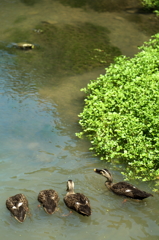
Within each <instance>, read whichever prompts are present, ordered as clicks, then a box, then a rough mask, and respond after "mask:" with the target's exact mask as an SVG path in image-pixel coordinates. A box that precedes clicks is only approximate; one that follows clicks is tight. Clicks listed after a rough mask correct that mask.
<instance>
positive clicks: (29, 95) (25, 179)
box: [0, 0, 159, 240]
mask: <svg viewBox="0 0 159 240" xmlns="http://www.w3.org/2000/svg"><path fill="white" fill-rule="evenodd" d="M33 3H34V4H33V5H32V3H31V1H30V2H29V4H26V1H18V0H15V1H0V20H1V25H0V34H1V44H2V45H3V46H6V47H5V48H4V49H1V50H0V63H1V64H0V116H1V117H0V129H1V134H0V146H1V149H0V166H1V168H0V191H1V198H0V232H1V239H7V240H11V239H12V240H15V239H16V240H18V239H24V240H25V239H27V240H28V239H30V240H36V239H37V240H50V239H57V240H63V239H69V240H70V239H77V240H79V239H92V240H97V239H99V240H101V239H122V240H128V239H130V240H137V239H139V240H158V239H159V230H158V229H159V210H158V200H159V196H158V194H157V193H156V194H154V197H153V198H148V199H146V200H144V201H142V202H140V203H139V202H135V201H133V200H129V201H127V202H126V203H124V204H122V201H123V198H122V197H119V196H116V195H114V194H113V193H112V192H109V191H108V190H107V189H106V187H105V186H104V178H102V177H101V176H99V175H97V174H95V173H94V171H93V169H94V168H105V167H106V168H109V169H110V171H111V172H112V174H113V177H114V181H122V180H123V177H122V176H121V174H120V171H119V170H118V169H119V168H121V169H122V168H123V167H124V166H122V165H121V166H114V165H112V164H107V163H105V162H102V161H100V160H99V159H98V157H94V156H93V154H92V153H91V152H90V151H89V147H90V143H89V142H88V141H86V140H80V139H78V138H76V136H75V132H78V131H80V126H79V125H78V116H77V115H78V114H79V113H80V112H81V111H82V106H83V98H84V95H83V93H82V92H80V88H82V87H84V86H85V85H86V84H87V83H88V82H89V80H90V79H95V78H96V77H97V76H99V74H101V73H104V71H105V70H104V68H101V69H94V70H91V71H90V72H86V73H83V74H80V75H73V76H61V75H60V74H59V77H58V75H57V74H56V77H55V76H54V72H51V69H50V68H49V72H48V74H47V71H46V64H44V65H45V69H43V68H42V66H43V64H42V63H43V62H42V61H43V59H40V60H38V53H37V52H36V50H35V51H34V50H33V51H28V52H25V51H22V52H20V53H19V52H18V51H19V50H17V49H14V50H13V51H12V52H11V51H10V50H11V48H10V45H9V43H11V42H13V39H12V31H13V29H14V28H15V27H16V28H17V26H18V29H22V30H23V31H29V30H30V29H32V28H34V26H36V25H37V24H39V22H41V21H50V22H56V23H57V24H58V23H62V24H64V23H67V24H70V23H71V24H76V21H79V22H82V23H84V22H91V23H92V24H94V23H97V24H98V25H101V26H102V27H107V28H108V29H109V30H110V33H109V37H110V41H111V43H112V44H114V46H116V47H119V48H120V50H121V51H122V53H124V54H127V56H133V54H134V53H136V51H137V47H136V46H137V45H140V44H142V41H146V40H147V39H148V37H149V36H146V35H144V34H143V33H141V32H139V31H138V30H137V28H135V25H133V24H131V23H128V22H127V21H126V20H124V18H123V17H122V16H121V15H120V14H119V15H118V14H116V13H114V12H112V13H108V12H105V13H97V12H94V11H93V10H89V9H88V10H87V11H86V10H82V9H80V8H71V7H69V6H64V5H62V4H60V3H58V2H57V1H51V0H46V1H42V0H41V1H33ZM18 19H19V21H18ZM111 29H112V31H111ZM119 36H120V38H119ZM21 41H25V39H24V38H23V39H21ZM34 44H36V43H34ZM8 46H9V47H8ZM40 50H41V49H40ZM44 51H45V49H44ZM50 51H51V49H50ZM26 56H30V57H29V60H28V61H26V59H28V58H27V57H26ZM35 59H36V60H37V61H39V66H40V67H39V68H38V64H37V62H36V64H35V65H34V61H35ZM32 60H34V61H32ZM45 61H46V60H45ZM68 179H72V180H73V181H74V182H75V191H76V192H82V193H84V194H85V195H87V196H88V198H89V199H90V202H91V206H92V215H91V216H90V217H89V218H87V217H83V216H81V215H78V214H77V213H73V214H71V215H69V216H67V217H65V216H63V215H64V214H67V213H68V212H69V210H68V209H67V208H66V206H65V205H64V203H63V197H64V195H65V194H66V182H67V180H68ZM132 183H134V184H135V185H136V186H138V187H139V188H141V189H143V190H145V191H148V192H152V188H153V186H154V183H141V182H132ZM49 188H53V189H55V190H56V191H57V192H58V193H59V197H60V203H59V208H60V210H59V211H58V212H56V213H55V214H54V215H52V216H48V215H47V214H46V213H45V212H44V211H43V210H42V209H39V208H38V201H37V195H38V193H39V191H40V190H43V189H49ZM16 193H23V194H25V195H26V196H27V198H28V201H29V207H30V211H31V217H27V219H26V220H25V222H24V223H23V224H20V223H18V222H17V221H16V220H15V219H14V218H13V217H11V215H10V213H9V211H8V210H7V209H6V207H5V201H6V199H7V198H8V197H9V196H12V195H15V194H16Z"/></svg>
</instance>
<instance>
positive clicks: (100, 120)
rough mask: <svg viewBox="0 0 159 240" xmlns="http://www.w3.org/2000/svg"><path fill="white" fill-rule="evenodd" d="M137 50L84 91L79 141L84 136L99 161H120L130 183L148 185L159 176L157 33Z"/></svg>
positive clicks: (123, 58) (158, 35) (107, 70)
mask: <svg viewBox="0 0 159 240" xmlns="http://www.w3.org/2000/svg"><path fill="white" fill-rule="evenodd" d="M139 49H140V50H141V51H140V52H139V53H138V54H137V55H135V57H134V58H132V59H129V58H126V57H125V56H121V57H117V58H116V60H115V63H114V64H111V65H110V67H109V68H107V69H106V74H105V75H100V77H99V78H97V79H96V80H92V81H91V82H90V83H89V84H88V85H87V88H84V89H82V91H84V92H85V93H86V94H87V97H86V99H85V106H84V109H83V112H82V113H81V114H80V115H79V117H80V121H79V123H80V125H81V126H82V129H83V131H82V132H80V133H77V136H78V137H82V135H83V134H84V135H86V136H87V137H88V138H89V139H90V141H91V143H92V147H91V150H94V151H95V152H96V153H97V155H100V156H101V160H107V161H111V160H112V159H117V160H119V159H120V160H121V161H124V162H125V163H126V164H127V168H126V172H125V173H124V174H126V175H127V178H128V179H130V178H136V179H142V180H145V181H146V180H150V179H154V178H155V177H156V176H158V175H159V34H156V35H155V36H153V38H152V39H151V40H150V41H149V42H147V43H145V44H144V45H143V46H142V47H140V48H139Z"/></svg>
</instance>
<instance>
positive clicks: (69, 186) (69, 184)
mask: <svg viewBox="0 0 159 240" xmlns="http://www.w3.org/2000/svg"><path fill="white" fill-rule="evenodd" d="M66 191H67V192H68V193H71V194H73V193H74V182H73V181H72V180H68V181H67V189H66Z"/></svg>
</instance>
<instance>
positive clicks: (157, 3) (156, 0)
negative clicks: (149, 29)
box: [141, 0, 159, 9]
mask: <svg viewBox="0 0 159 240" xmlns="http://www.w3.org/2000/svg"><path fill="white" fill-rule="evenodd" d="M141 2H142V4H143V5H144V6H145V7H146V8H155V9H159V0H141Z"/></svg>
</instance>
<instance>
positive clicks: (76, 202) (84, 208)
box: [64, 180, 91, 217]
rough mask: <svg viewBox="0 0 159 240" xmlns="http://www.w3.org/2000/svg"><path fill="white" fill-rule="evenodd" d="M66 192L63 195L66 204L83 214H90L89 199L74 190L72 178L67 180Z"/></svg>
mask: <svg viewBox="0 0 159 240" xmlns="http://www.w3.org/2000/svg"><path fill="white" fill-rule="evenodd" d="M66 191H67V194H66V196H65V197H64V202H65V204H66V206H67V207H68V208H70V209H73V210H74V211H76V212H78V213H79V214H81V215H83V216H87V217H88V216H90V215H91V206H90V201H89V199H88V198H87V197H86V196H85V195H84V194H82V193H75V192H74V182H73V181H72V180H68V181H67V190H66Z"/></svg>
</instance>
